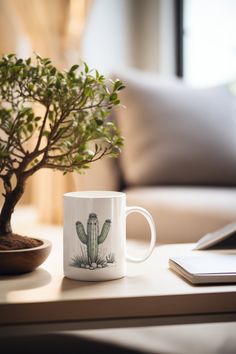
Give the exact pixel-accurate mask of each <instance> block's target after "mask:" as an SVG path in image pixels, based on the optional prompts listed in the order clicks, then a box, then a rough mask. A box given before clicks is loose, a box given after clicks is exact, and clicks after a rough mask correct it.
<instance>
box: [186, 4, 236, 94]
mask: <svg viewBox="0 0 236 354" xmlns="http://www.w3.org/2000/svg"><path fill="white" fill-rule="evenodd" d="M182 25H183V32H182V33H183V39H182V40H183V52H182V54H183V77H184V80H185V81H186V82H187V83H188V84H190V85H192V86H197V87H207V86H211V85H214V84H219V83H223V82H229V81H231V80H235V79H236V1H235V0H223V1H222V0H185V1H184V3H183V23H182Z"/></svg>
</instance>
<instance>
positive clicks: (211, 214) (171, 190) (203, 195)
mask: <svg viewBox="0 0 236 354" xmlns="http://www.w3.org/2000/svg"><path fill="white" fill-rule="evenodd" d="M126 193H127V203H128V205H130V206H132V205H138V206H141V207H143V208H146V209H147V210H148V211H149V212H150V213H151V214H152V216H153V219H154V221H155V223H156V227H157V243H177V242H196V241H198V240H199V239H200V238H201V237H202V236H203V235H205V234H206V233H208V232H211V231H215V230H217V229H218V228H220V227H223V226H224V225H226V224H228V223H231V222H233V221H236V188H228V189H227V188H225V189H224V188H218V187H216V188H204V187H202V188H200V187H188V188H187V187H186V188H184V187H149V188H147V187H146V188H129V189H127V190H126ZM149 234H150V231H149V227H148V225H147V223H146V222H145V219H144V218H143V217H142V216H141V215H139V214H136V213H134V214H131V215H130V216H129V217H128V218H127V235H128V237H129V238H135V239H139V240H148V239H149Z"/></svg>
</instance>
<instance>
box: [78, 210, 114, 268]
mask: <svg viewBox="0 0 236 354" xmlns="http://www.w3.org/2000/svg"><path fill="white" fill-rule="evenodd" d="M110 227H111V220H109V219H107V220H105V222H104V224H103V226H102V230H101V233H99V222H98V217H97V214H95V213H91V214H89V217H88V222H87V234H86V232H85V230H84V226H83V224H82V223H81V222H80V221H77V222H76V232H77V235H78V237H79V239H80V241H81V242H82V243H83V244H85V245H86V247H87V256H88V263H89V264H90V265H92V264H96V262H97V259H98V248H99V245H100V244H102V243H103V242H104V241H105V239H106V238H107V235H108V233H109V230H110ZM93 269H94V267H93Z"/></svg>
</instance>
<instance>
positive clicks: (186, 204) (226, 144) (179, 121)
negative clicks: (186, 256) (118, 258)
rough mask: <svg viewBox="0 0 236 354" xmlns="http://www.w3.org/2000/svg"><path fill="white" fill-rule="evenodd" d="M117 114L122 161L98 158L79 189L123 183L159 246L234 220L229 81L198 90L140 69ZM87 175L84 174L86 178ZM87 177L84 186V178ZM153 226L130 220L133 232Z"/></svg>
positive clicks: (235, 138)
mask: <svg viewBox="0 0 236 354" xmlns="http://www.w3.org/2000/svg"><path fill="white" fill-rule="evenodd" d="M114 76H115V77H119V78H120V79H121V80H123V81H124V82H125V84H126V89H125V90H124V91H123V92H122V93H121V102H122V103H123V104H124V105H125V107H126V108H118V109H117V110H116V112H115V114H114V116H113V119H115V120H116V121H117V124H118V125H119V127H120V129H121V131H122V134H123V135H124V137H125V145H124V148H123V151H122V154H121V157H120V159H119V161H111V160H106V161H99V162H98V163H97V164H96V165H95V166H93V167H92V169H91V170H90V171H87V172H86V175H85V176H83V177H82V180H81V179H80V181H79V183H78V185H79V186H81V187H82V188H81V189H84V190H86V189H87V190H89V189H110V190H118V189H120V187H121V188H123V190H124V191H125V192H126V193H127V200H128V204H129V205H139V206H142V207H144V208H146V209H148V210H149V211H150V212H151V213H152V215H153V217H154V220H155V222H156V226H157V231H158V242H159V243H175V242H195V241H197V240H198V239H199V238H200V237H201V236H203V235H204V234H205V233H207V232H210V231H213V230H215V229H217V228H219V227H222V226H223V225H225V224H227V223H230V222H232V221H235V219H236V100H235V97H234V96H233V94H232V92H231V91H230V85H222V86H219V87H213V88H209V89H192V88H190V87H187V86H186V85H185V84H184V83H183V82H182V81H181V80H177V79H164V78H161V77H159V76H158V75H155V74H152V73H144V72H139V71H136V70H127V71H125V72H124V71H123V72H119V73H117V74H116V75H114ZM80 178H81V177H80ZM80 182H81V183H80ZM147 232H148V227H147V225H146V224H145V222H144V221H143V220H142V217H141V216H139V215H138V214H135V215H132V216H130V217H129V218H128V237H132V238H137V239H144V238H146V237H147Z"/></svg>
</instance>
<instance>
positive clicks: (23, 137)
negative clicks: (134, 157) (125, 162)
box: [0, 54, 124, 249]
mask: <svg viewBox="0 0 236 354" xmlns="http://www.w3.org/2000/svg"><path fill="white" fill-rule="evenodd" d="M33 60H34V64H33V63H32V62H31V58H28V59H26V60H24V59H19V58H17V57H16V55H15V54H9V55H6V56H3V57H2V58H1V59H0V179H1V180H2V183H3V189H4V193H3V197H4V202H3V205H2V209H1V213H0V249H9V248H27V247H32V245H34V244H35V242H34V241H36V240H34V239H31V238H28V237H27V238H26V237H23V236H20V235H16V234H14V233H13V231H12V228H11V216H12V213H13V211H14V208H15V206H16V204H17V203H18V201H19V200H20V198H21V197H22V195H23V193H24V189H25V185H26V182H27V180H28V179H29V178H30V177H31V176H32V175H33V174H34V173H36V172H37V171H38V170H40V169H41V168H50V169H53V170H60V171H62V172H63V173H64V174H66V173H68V172H73V171H81V170H82V169H86V168H88V167H89V165H90V163H92V162H94V161H96V160H99V159H101V158H103V157H105V156H112V157H117V156H118V154H119V152H120V147H121V146H122V143H123V139H122V137H121V135H120V132H119V131H118V129H117V127H116V126H115V125H114V123H112V122H111V121H109V119H108V117H109V115H110V112H111V109H112V108H113V106H116V105H119V103H120V101H119V99H118V91H119V90H121V89H123V88H124V85H123V83H122V82H121V81H120V80H118V79H117V80H115V81H112V80H110V81H109V82H106V81H105V78H104V76H102V75H100V74H99V72H98V71H95V72H93V71H91V70H90V69H89V68H88V66H87V65H86V64H85V63H82V64H81V65H73V66H72V67H71V68H70V69H69V70H68V71H59V70H58V69H57V68H56V67H55V66H54V65H53V64H52V62H51V60H50V59H48V58H41V57H40V56H39V55H35V57H34V58H33ZM35 105H37V106H40V107H41V108H40V112H41V113H40V114H38V113H36V112H37V111H38V110H35V109H34V108H35ZM35 245H37V244H35Z"/></svg>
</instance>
